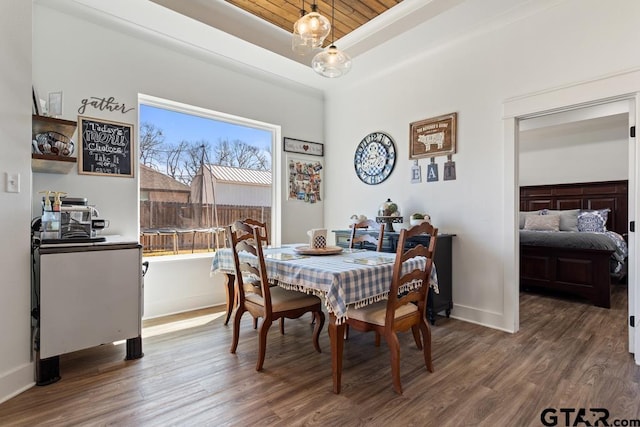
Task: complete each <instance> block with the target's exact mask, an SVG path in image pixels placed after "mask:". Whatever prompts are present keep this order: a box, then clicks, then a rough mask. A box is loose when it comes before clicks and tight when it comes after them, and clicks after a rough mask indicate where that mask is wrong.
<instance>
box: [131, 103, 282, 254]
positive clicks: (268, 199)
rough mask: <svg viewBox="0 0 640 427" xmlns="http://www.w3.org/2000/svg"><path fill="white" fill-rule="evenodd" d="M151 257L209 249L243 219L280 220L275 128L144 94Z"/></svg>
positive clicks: (145, 237) (143, 218)
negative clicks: (276, 214)
mask: <svg viewBox="0 0 640 427" xmlns="http://www.w3.org/2000/svg"><path fill="white" fill-rule="evenodd" d="M138 129H139V138H138V141H139V151H140V153H139V155H140V188H139V190H140V236H141V242H142V244H143V246H144V255H145V256H150V255H176V254H187V253H188V254H191V253H199V252H208V251H212V250H215V248H217V247H220V246H224V245H225V243H226V242H225V236H224V226H226V225H228V224H230V223H232V222H233V221H235V220H238V219H244V218H254V219H257V220H260V221H262V222H266V223H267V226H268V227H269V229H271V230H272V229H273V228H272V222H273V215H272V211H273V207H274V206H273V205H274V203H273V201H274V199H275V197H274V194H275V192H274V191H273V176H274V174H273V173H272V165H273V156H272V153H273V151H274V142H275V141H277V140H278V136H279V135H278V134H279V130H278V128H277V127H275V126H270V125H266V124H263V123H257V122H255V121H251V120H248V119H243V118H239V117H234V116H230V115H227V114H223V113H217V112H213V111H208V110H204V109H201V108H198V107H192V106H187V105H184V104H178V103H175V102H171V101H166V100H160V99H157V98H151V97H145V96H141V97H140V117H139V127H138Z"/></svg>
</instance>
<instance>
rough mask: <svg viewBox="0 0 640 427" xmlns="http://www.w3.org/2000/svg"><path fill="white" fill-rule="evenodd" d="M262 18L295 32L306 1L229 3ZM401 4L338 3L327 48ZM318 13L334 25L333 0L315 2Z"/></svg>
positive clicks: (379, 0) (375, 0)
mask: <svg viewBox="0 0 640 427" xmlns="http://www.w3.org/2000/svg"><path fill="white" fill-rule="evenodd" d="M226 1H227V2H228V3H230V4H232V5H234V6H236V7H239V8H241V9H243V10H245V11H247V12H249V13H251V14H253V15H255V16H257V17H259V18H262V19H264V20H266V21H268V22H270V23H272V24H274V25H276V26H278V27H280V28H282V29H284V30H286V31H288V32H293V24H294V23H295V22H296V21H297V20H298V19H299V18H300V9H301V8H302V5H303V0H226ZM400 2H402V0H335V18H334V19H335V20H334V27H335V28H334V31H335V34H334V37H332V35H331V34H329V36H328V37H327V40H326V41H325V45H329V44H330V42H331V41H332V40H338V39H340V38H341V37H343V36H345V35H346V34H349V33H350V32H351V31H353V30H355V29H356V28H358V27H360V26H361V25H363V24H365V23H367V22H369V21H370V20H372V19H373V18H375V17H376V16H378V15H380V14H381V13H384V12H385V11H387V10H389V9H390V8H392V7H393V6H395V5H397V4H399V3H400ZM312 3H314V0H306V1H304V9H305V11H306V12H307V13H309V12H311V4H312ZM315 3H316V5H317V11H318V13H320V14H321V15H324V16H325V17H327V19H329V21H331V13H332V10H331V9H332V8H331V6H332V2H331V0H315Z"/></svg>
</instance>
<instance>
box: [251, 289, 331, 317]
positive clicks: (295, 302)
mask: <svg viewBox="0 0 640 427" xmlns="http://www.w3.org/2000/svg"><path fill="white" fill-rule="evenodd" d="M270 292H271V308H272V309H273V311H274V312H275V311H287V310H292V309H296V308H301V307H309V306H311V305H314V304H320V303H321V300H320V298H319V297H317V296H315V295H309V294H305V293H304V292H298V291H289V290H286V289H283V288H281V287H279V286H274V287H272V288H271V289H270ZM245 298H246V299H247V300H249V301H251V302H253V303H255V304H259V305H264V300H263V298H262V296H260V295H258V294H246V295H245Z"/></svg>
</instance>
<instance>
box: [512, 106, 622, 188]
mask: <svg viewBox="0 0 640 427" xmlns="http://www.w3.org/2000/svg"><path fill="white" fill-rule="evenodd" d="M628 122H629V119H628V117H627V114H618V115H615V116H609V117H601V118H597V119H589V120H582V121H574V122H571V123H565V124H559V125H554V126H548V127H543V128H537V129H532V130H527V131H523V132H520V140H519V148H520V159H519V172H520V185H521V186H525V185H545V184H569V183H575V182H591V181H615V180H624V179H628V177H629V161H628V158H629V153H628V147H629V139H628V127H629V126H628Z"/></svg>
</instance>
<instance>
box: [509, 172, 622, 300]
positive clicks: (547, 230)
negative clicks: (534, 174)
mask: <svg viewBox="0 0 640 427" xmlns="http://www.w3.org/2000/svg"><path fill="white" fill-rule="evenodd" d="M627 189H628V182H627V181H626V180H625V181H607V182H587V183H579V184H557V185H539V186H523V187H520V289H522V290H532V289H549V290H553V291H558V292H561V293H564V294H571V295H576V296H579V297H581V298H585V299H588V300H590V301H591V302H592V303H593V304H594V305H596V306H599V307H605V308H609V307H610V306H611V302H610V299H611V283H612V278H613V280H615V281H622V280H623V279H624V278H625V276H626V261H627V247H626V242H625V239H626V235H627V227H628V221H627V219H628V218H627V215H628V213H627V207H628V201H627V200H628V195H627Z"/></svg>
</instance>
